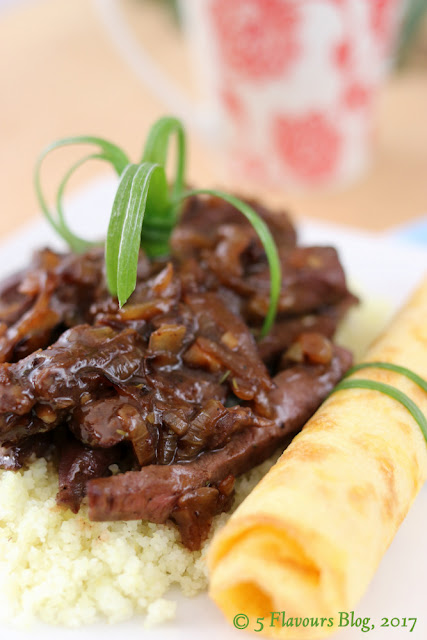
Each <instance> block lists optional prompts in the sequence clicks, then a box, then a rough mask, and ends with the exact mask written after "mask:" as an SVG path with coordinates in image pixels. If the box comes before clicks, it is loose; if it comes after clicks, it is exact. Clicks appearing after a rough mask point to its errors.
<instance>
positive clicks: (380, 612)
mask: <svg viewBox="0 0 427 640" xmlns="http://www.w3.org/2000/svg"><path fill="white" fill-rule="evenodd" d="M113 192H114V183H113V182H111V181H105V180H102V181H98V182H96V183H94V184H92V185H91V186H90V188H88V189H86V190H85V191H84V192H81V193H80V195H79V196H77V197H75V198H73V200H72V201H70V203H69V208H68V215H69V217H70V220H71V219H72V220H73V225H75V228H76V229H80V230H83V229H85V230H86V231H87V232H88V233H90V234H91V235H93V236H96V235H102V234H103V232H104V230H105V227H106V216H105V212H108V209H109V205H110V202H111V199H112V195H113ZM101 212H104V214H102V213H101ZM98 230H99V233H97V231H98ZM300 235H301V240H302V241H303V242H304V243H312V244H332V245H334V246H336V247H337V248H338V250H339V252H340V255H341V259H342V261H343V263H344V266H345V268H346V271H347V273H348V275H349V276H350V278H351V279H352V281H356V282H357V283H358V286H359V287H360V288H361V289H362V290H363V291H364V292H365V296H366V297H371V298H374V299H377V298H379V297H380V298H383V299H387V300H388V301H389V302H390V304H391V305H392V306H393V308H397V307H398V306H399V305H400V304H401V303H402V302H403V301H404V300H405V299H406V297H407V296H408V295H409V294H410V292H411V290H412V289H413V288H414V287H415V286H416V284H417V282H419V280H420V279H421V278H422V276H423V274H424V273H425V272H426V270H427V251H423V250H421V249H417V248H415V247H412V246H409V245H405V244H402V243H398V242H393V241H390V240H387V239H385V238H382V237H381V236H380V235H373V234H368V233H364V232H361V231H359V230H351V229H348V228H347V229H345V228H341V227H338V226H335V225H333V226H332V225H327V224H318V223H311V222H309V221H306V222H304V223H303V224H302V225H301V228H300ZM46 245H50V246H52V245H53V246H55V247H61V243H60V242H58V239H57V237H56V236H55V235H54V233H53V232H52V231H51V229H50V228H49V227H48V226H47V225H46V224H45V223H44V221H43V220H40V222H36V223H34V224H33V225H31V226H29V227H27V228H26V229H24V230H22V231H21V232H19V233H17V234H15V235H14V236H11V237H9V238H8V239H6V240H5V241H4V242H3V243H2V244H0V273H1V274H6V273H10V272H11V271H13V270H14V269H17V268H19V267H20V266H22V265H23V264H25V263H26V261H27V260H28V258H29V255H30V253H31V251H32V250H33V249H35V248H37V247H40V246H46ZM0 499H1V496H0ZM426 531H427V488H426V487H424V489H423V490H422V491H421V493H420V494H419V496H418V498H417V500H416V501H415V503H414V505H413V506H412V508H411V511H410V513H409V515H408V517H407V518H406V520H405V521H404V523H403V524H402V526H401V527H400V529H399V532H398V533H397V535H396V537H395V539H394V540H393V542H392V544H391V546H390V548H389V549H388V551H387V553H386V554H385V556H384V558H383V560H382V562H381V564H380V566H379V568H378V570H377V572H376V574H375V576H374V579H373V580H372V583H371V584H370V586H369V588H368V590H367V592H366V594H365V596H364V597H363V599H362V601H361V602H360V603H359V605H358V606H357V607H356V610H355V616H356V617H362V618H366V617H367V618H371V623H374V624H375V629H374V630H372V631H371V632H370V635H369V636H368V637H369V638H372V639H373V640H389V639H390V638H399V639H402V638H404V637H408V640H415V639H417V640H421V639H423V640H424V639H425V638H427V607H426V595H425V594H426V593H427V553H426V546H427V536H426ZM41 579H42V577H41ZM177 599H178V601H179V604H178V613H177V618H176V620H175V621H174V622H173V623H169V624H167V625H164V626H162V627H159V628H156V629H152V630H149V631H148V630H145V629H144V628H143V627H142V620H141V618H135V619H134V620H132V621H129V622H127V623H121V624H119V625H114V626H108V625H105V624H104V625H103V624H98V625H92V626H89V627H85V628H79V629H75V630H71V629H63V628H61V629H58V628H55V627H47V626H45V625H41V624H40V625H37V626H36V627H34V628H32V629H31V630H19V629H12V628H10V627H8V626H6V625H3V626H2V628H1V631H2V633H1V634H0V637H1V638H5V639H6V638H7V639H8V640H18V639H19V640H20V639H29V638H30V637H31V639H32V640H54V639H55V640H56V639H57V638H58V637H59V638H61V639H62V638H65V639H68V638H70V640H71V639H76V640H89V639H93V638H94V637H95V636H96V635H97V634H102V638H103V640H115V639H116V637H117V634H118V633H119V634H120V636H121V637H123V638H126V640H134V639H135V640H136V639H138V640H139V639H140V638H141V637H143V638H144V640H160V639H161V640H172V639H174V640H178V639H179V640H181V639H182V640H196V639H197V640H199V639H200V637H203V640H217V639H218V638H219V637H221V639H222V640H233V639H234V640H236V639H237V638H240V640H244V638H245V637H247V634H245V632H243V631H238V630H235V629H233V628H232V627H230V626H229V625H227V624H226V623H225V622H224V619H223V617H222V614H221V613H220V612H219V611H218V609H217V608H216V607H215V606H214V605H213V603H212V602H210V600H209V599H208V597H207V596H206V594H202V595H200V596H198V597H197V598H194V599H191V600H190V599H186V598H183V597H182V596H180V595H179V594H178V595H177ZM236 613H238V612H236ZM383 617H387V618H389V620H390V619H391V618H413V617H416V618H417V623H416V626H415V629H414V631H413V632H412V633H411V634H410V633H409V630H408V629H403V628H391V627H388V628H381V627H380V625H381V619H382V618H383ZM364 636H366V634H363V635H362V631H361V630H360V628H353V629H349V628H346V629H344V630H342V631H340V632H338V633H337V634H335V635H334V638H336V640H353V639H355V638H359V639H360V638H361V637H364ZM253 637H254V636H253Z"/></svg>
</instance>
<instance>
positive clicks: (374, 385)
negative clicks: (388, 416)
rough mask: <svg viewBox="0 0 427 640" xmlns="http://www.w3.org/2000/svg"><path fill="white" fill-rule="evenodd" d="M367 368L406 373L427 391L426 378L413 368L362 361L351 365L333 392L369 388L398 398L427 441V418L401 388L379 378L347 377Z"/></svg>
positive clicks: (389, 363) (405, 374) (388, 363)
mask: <svg viewBox="0 0 427 640" xmlns="http://www.w3.org/2000/svg"><path fill="white" fill-rule="evenodd" d="M366 368H376V369H385V370H387V371H394V372H395V373H399V374H401V375H404V376H406V377H407V378H409V379H410V380H412V382H414V383H415V384H416V385H418V386H419V387H420V388H421V389H422V390H423V391H425V392H426V393H427V381H426V380H424V379H423V378H421V376H419V375H418V374H417V373H415V372H414V371H411V369H407V368H406V367H402V366H400V365H397V364H393V363H391V362H362V363H361V364H357V365H355V366H354V367H351V369H349V370H348V371H347V373H346V374H345V376H344V379H343V380H341V382H339V383H338V384H337V385H336V387H335V388H334V390H333V391H332V393H335V392H336V391H342V390H344V389H368V390H370V391H379V392H380V393H384V394H385V395H387V396H389V397H390V398H393V399H394V400H397V402H400V404H402V405H403V406H404V407H405V408H406V409H407V410H408V411H409V413H410V414H411V415H412V417H413V418H414V420H415V421H416V422H417V424H418V426H419V427H420V429H421V432H422V434H423V436H424V439H425V440H426V442H427V419H426V417H425V415H424V414H423V412H422V411H421V409H420V408H419V407H418V405H417V404H415V402H414V401H413V400H412V399H411V398H410V397H409V396H408V395H407V394H406V393H404V392H403V391H400V389H397V388H396V387H394V386H392V385H390V384H385V383H384V382H378V381H377V380H369V379H367V378H352V379H350V380H349V379H346V378H348V376H350V375H352V374H353V373H355V372H356V371H360V369H366Z"/></svg>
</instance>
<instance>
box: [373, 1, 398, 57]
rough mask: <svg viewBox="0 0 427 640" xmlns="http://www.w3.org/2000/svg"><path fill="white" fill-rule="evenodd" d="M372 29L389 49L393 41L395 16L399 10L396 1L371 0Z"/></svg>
mask: <svg viewBox="0 0 427 640" xmlns="http://www.w3.org/2000/svg"><path fill="white" fill-rule="evenodd" d="M369 6H370V11H371V16H370V17H371V27H372V30H373V32H374V33H375V35H376V36H377V38H378V40H380V41H382V42H383V43H384V45H385V46H386V47H387V48H389V46H390V44H391V39H392V33H391V32H392V29H393V26H394V25H393V22H394V21H393V14H394V12H395V11H396V9H397V5H396V0H371V1H370V3H369Z"/></svg>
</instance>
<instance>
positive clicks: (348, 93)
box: [343, 82, 373, 109]
mask: <svg viewBox="0 0 427 640" xmlns="http://www.w3.org/2000/svg"><path fill="white" fill-rule="evenodd" d="M343 97H344V104H345V106H346V107H348V108H349V109H360V108H364V107H369V106H370V105H371V104H372V100H373V88H372V87H369V86H367V85H363V84H359V83H357V82H352V83H351V84H349V86H348V87H347V88H346V89H345V91H344V96H343Z"/></svg>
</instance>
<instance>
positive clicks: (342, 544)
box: [208, 279, 427, 638]
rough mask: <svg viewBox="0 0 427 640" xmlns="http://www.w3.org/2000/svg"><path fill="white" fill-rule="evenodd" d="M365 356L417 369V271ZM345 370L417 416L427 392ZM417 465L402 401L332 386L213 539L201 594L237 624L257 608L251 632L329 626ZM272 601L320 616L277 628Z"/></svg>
mask: <svg viewBox="0 0 427 640" xmlns="http://www.w3.org/2000/svg"><path fill="white" fill-rule="evenodd" d="M365 361H371V362H372V361H383V362H384V361H387V362H391V363H394V364H399V365H401V366H404V367H407V368H408V369H411V370H412V371H414V372H415V373H417V374H418V375H420V376H421V377H422V378H424V379H427V279H426V280H425V281H424V283H423V284H422V286H421V287H420V288H419V290H418V291H417V292H416V293H415V295H414V296H413V297H412V299H411V300H410V302H409V303H408V304H407V306H406V307H404V308H403V309H402V310H401V311H400V312H399V313H398V315H397V316H396V317H395V319H394V321H393V322H392V324H391V326H390V327H389V328H388V330H387V331H386V332H385V333H384V334H383V335H382V336H381V337H380V338H379V339H378V340H377V341H376V342H375V343H374V345H373V346H372V347H371V349H370V350H369V352H368V354H367V357H366V359H365ZM352 378H365V379H366V378H369V379H372V380H377V381H380V382H383V383H387V384H390V385H393V386H395V387H396V388H398V389H400V390H401V391H403V392H404V393H406V394H407V395H408V396H409V397H410V398H411V399H412V400H414V401H415V402H416V403H417V405H418V407H419V408H420V409H421V411H422V412H423V414H424V415H427V394H426V393H425V392H424V391H423V390H422V389H421V388H420V387H419V386H417V385H416V384H414V383H413V382H412V381H411V380H409V379H408V378H407V377H406V376H403V375H400V374H398V373H395V372H391V371H386V370H381V369H368V368H367V369H363V370H362V371H359V372H357V373H355V374H353V375H352ZM349 379H351V378H349ZM426 475H427V446H426V441H425V439H424V437H423V434H422V431H421V429H420V427H419V425H418V424H417V422H416V421H415V420H414V419H413V417H412V416H411V414H410V413H409V412H408V410H407V409H406V408H405V407H404V406H403V405H401V404H400V403H399V402H397V401H396V400H394V399H392V398H390V397H388V396H386V395H384V394H383V393H380V392H379V391H373V390H365V389H351V390H341V391H337V392H335V393H334V394H332V395H331V396H330V397H329V398H328V399H327V400H326V402H325V403H324V404H323V405H322V406H321V407H320V409H319V410H318V411H317V413H316V414H315V415H314V416H313V417H312V418H311V420H310V421H309V422H308V423H307V425H306V426H305V428H304V429H303V431H302V432H301V434H299V435H298V436H297V437H296V438H295V439H294V440H293V442H292V444H291V445H290V446H289V448H288V449H286V451H285V452H284V453H283V455H282V456H281V457H280V459H279V460H278V462H277V463H276V464H275V466H274V467H272V469H271V470H270V471H269V472H268V473H267V475H266V476H265V477H264V478H263V480H262V481H261V482H260V483H259V484H258V486H257V487H256V488H255V489H254V491H252V493H251V494H250V495H249V496H248V497H247V498H246V500H245V501H244V502H243V503H242V504H241V505H240V507H239V508H238V509H237V510H236V512H235V513H234V514H233V516H232V517H231V518H230V520H229V521H228V523H227V524H226V525H225V527H224V528H223V529H222V530H221V531H220V532H219V533H218V534H217V536H216V537H215V538H214V540H213V543H212V545H211V547H210V550H209V553H208V566H209V569H210V591H209V593H210V596H211V597H212V598H213V600H214V601H215V602H216V603H217V604H218V606H219V607H220V608H221V609H222V611H223V612H224V614H225V615H226V617H227V618H228V619H229V620H230V621H233V618H234V616H235V615H236V614H238V613H245V614H246V615H248V616H249V618H250V621H249V624H248V630H254V629H255V628H259V626H260V625H259V624H257V622H256V620H257V618H258V617H263V616H264V617H265V619H264V628H263V629H262V631H260V635H266V636H270V637H277V638H318V637H325V636H327V635H329V634H330V633H332V632H334V631H336V630H337V625H338V622H339V618H338V617H337V614H338V612H340V611H351V610H352V609H353V608H354V606H355V604H356V603H357V602H358V600H359V599H360V597H361V596H362V594H363V593H364V591H365V590H366V588H367V586H368V584H369V582H370V580H371V579H372V577H373V575H374V573H375V570H376V568H377V566H378V564H379V562H380V560H381V558H382V556H383V554H384V552H385V551H386V549H387V547H388V546H389V544H390V542H391V541H392V539H393V536H394V535H395V533H396V531H397V529H398V527H399V525H400V523H401V522H402V520H403V519H404V518H405V516H406V514H407V513H408V510H409V508H410V506H411V504H412V502H413V500H414V498H415V496H416V495H417V493H418V491H419V490H420V488H421V486H422V484H423V482H424V480H425V479H426ZM272 611H278V612H279V611H285V612H286V614H285V621H286V620H289V618H302V619H304V618H313V617H317V618H318V619H319V621H320V619H321V618H322V617H323V618H325V619H326V621H325V622H324V623H323V624H322V626H318V627H315V626H311V624H309V626H303V625H302V623H300V624H299V625H298V626H297V627H296V626H295V624H294V625H293V626H292V627H288V626H286V625H285V626H282V624H281V623H282V617H281V616H276V620H277V618H279V619H278V620H277V621H276V622H275V624H274V626H273V627H271V626H269V624H270V619H271V615H270V612H272ZM330 618H334V620H333V626H330V624H331V623H329V625H328V621H329V619H330Z"/></svg>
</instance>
